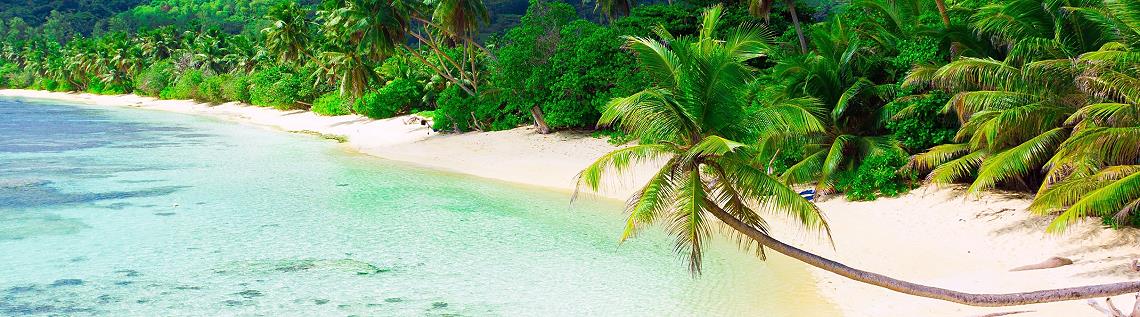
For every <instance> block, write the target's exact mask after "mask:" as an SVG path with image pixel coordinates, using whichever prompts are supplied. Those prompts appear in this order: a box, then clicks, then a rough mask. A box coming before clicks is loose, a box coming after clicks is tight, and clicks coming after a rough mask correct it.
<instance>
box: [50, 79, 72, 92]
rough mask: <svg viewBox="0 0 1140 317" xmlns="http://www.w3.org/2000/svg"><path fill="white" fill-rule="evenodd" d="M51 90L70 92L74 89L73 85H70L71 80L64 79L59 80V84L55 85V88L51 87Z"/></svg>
mask: <svg viewBox="0 0 1140 317" xmlns="http://www.w3.org/2000/svg"><path fill="white" fill-rule="evenodd" d="M52 91H55V92H71V91H75V86H74V85H72V84H71V82H69V81H66V80H64V81H61V82H59V85H57V86H56V88H55V89H52Z"/></svg>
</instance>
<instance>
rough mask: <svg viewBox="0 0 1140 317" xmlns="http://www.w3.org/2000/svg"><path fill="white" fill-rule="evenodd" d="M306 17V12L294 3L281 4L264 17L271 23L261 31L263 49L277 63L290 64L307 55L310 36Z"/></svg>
mask: <svg viewBox="0 0 1140 317" xmlns="http://www.w3.org/2000/svg"><path fill="white" fill-rule="evenodd" d="M307 16H308V12H306V11H305V10H304V9H303V8H301V6H300V5H298V4H297V3H296V2H282V3H281V4H278V5H276V6H274V7H273V8H272V9H270V10H269V14H268V15H266V16H265V17H266V19H268V20H269V21H271V22H272V25H270V26H269V27H267V28H264V29H262V30H261V33H262V34H264V35H265V48H266V49H267V50H269V52H270V53H271V54H273V56H274V57H276V58H277V60H278V61H281V62H286V63H292V62H296V61H298V60H300V59H302V58H304V57H305V56H306V55H307V54H308V52H309V50H308V45H309V43H310V42H311V41H312V36H311V32H310V28H309V21H308V20H307Z"/></svg>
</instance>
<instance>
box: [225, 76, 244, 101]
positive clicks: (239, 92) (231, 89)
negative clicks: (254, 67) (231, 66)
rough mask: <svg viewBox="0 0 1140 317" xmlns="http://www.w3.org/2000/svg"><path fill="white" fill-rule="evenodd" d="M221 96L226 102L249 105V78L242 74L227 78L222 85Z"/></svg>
mask: <svg viewBox="0 0 1140 317" xmlns="http://www.w3.org/2000/svg"><path fill="white" fill-rule="evenodd" d="M222 96H223V97H224V98H225V99H226V100H230V101H237V102H243V103H249V102H250V95H249V76H246V75H242V74H234V75H230V76H227V77H226V81H225V82H224V83H222Z"/></svg>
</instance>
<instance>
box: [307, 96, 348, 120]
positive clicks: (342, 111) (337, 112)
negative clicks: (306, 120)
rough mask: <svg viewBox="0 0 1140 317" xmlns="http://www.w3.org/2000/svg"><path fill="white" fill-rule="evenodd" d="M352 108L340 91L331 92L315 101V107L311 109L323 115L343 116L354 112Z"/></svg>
mask: <svg viewBox="0 0 1140 317" xmlns="http://www.w3.org/2000/svg"><path fill="white" fill-rule="evenodd" d="M351 108H352V105H351V104H349V103H348V101H346V100H344V98H341V96H340V93H339V92H330V93H327V94H324V95H323V96H321V97H320V98H317V100H315V101H313V107H312V108H310V109H309V110H312V111H313V113H316V114H319V115H323V116H342V115H346V114H352V109H351Z"/></svg>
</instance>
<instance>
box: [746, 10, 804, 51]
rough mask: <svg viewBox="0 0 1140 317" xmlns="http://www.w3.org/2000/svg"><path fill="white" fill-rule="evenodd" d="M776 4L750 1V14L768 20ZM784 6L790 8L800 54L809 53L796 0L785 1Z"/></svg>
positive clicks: (789, 11) (789, 12)
mask: <svg viewBox="0 0 1140 317" xmlns="http://www.w3.org/2000/svg"><path fill="white" fill-rule="evenodd" d="M774 3H775V0H748V12H750V13H752V15H755V16H757V17H762V18H764V19H765V20H767V19H768V15H769V14H770V13H772V5H773V4H774ZM784 5H785V6H787V7H788V14H789V15H791V16H792V24H793V25H794V26H795V28H796V37H797V38H799V40H800V53H807V51H808V47H807V39H806V38H804V30H803V27H801V26H800V16H799V14H797V13H796V0H784Z"/></svg>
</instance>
